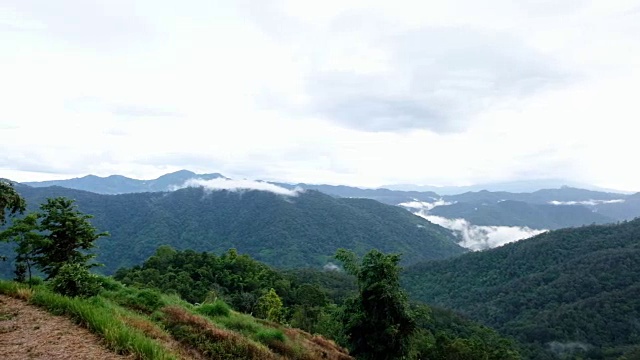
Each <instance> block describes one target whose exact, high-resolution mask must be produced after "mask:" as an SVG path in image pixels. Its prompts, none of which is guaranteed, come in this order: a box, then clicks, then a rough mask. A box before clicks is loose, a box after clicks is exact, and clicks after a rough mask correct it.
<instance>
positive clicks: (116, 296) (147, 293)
mask: <svg viewBox="0 0 640 360" xmlns="http://www.w3.org/2000/svg"><path fill="white" fill-rule="evenodd" d="M104 296H105V297H107V298H109V299H112V300H113V301H115V302H116V303H118V304H120V305H121V306H124V307H126V308H129V309H133V310H137V311H141V312H144V313H153V312H154V311H156V310H158V309H160V308H161V307H163V306H165V305H167V304H166V302H165V301H164V300H163V299H162V295H161V294H160V293H159V292H157V291H156V290H151V289H143V290H139V289H135V288H125V287H121V288H120V289H118V290H117V291H111V292H105V293H104Z"/></svg>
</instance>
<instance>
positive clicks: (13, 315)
mask: <svg viewBox="0 0 640 360" xmlns="http://www.w3.org/2000/svg"><path fill="white" fill-rule="evenodd" d="M0 349H1V350H0V353H1V355H0V357H1V358H2V359H4V360H18V359H43V360H44V359H47V360H61V359H87V360H88V359H105V360H111V359H114V360H115V359H131V357H127V356H122V355H118V354H115V353H113V352H111V351H109V350H108V349H106V348H105V347H104V346H103V345H102V344H101V341H100V338H98V337H97V336H96V335H94V334H92V333H90V332H89V330H87V329H83V328H81V327H79V326H78V325H76V324H74V323H73V322H72V321H71V320H69V319H67V318H65V317H62V316H54V315H51V314H49V313H47V312H45V311H44V310H40V309H38V308H37V307H35V306H31V305H28V304H27V303H25V302H24V301H22V300H18V299H14V298H11V297H8V296H4V295H0Z"/></svg>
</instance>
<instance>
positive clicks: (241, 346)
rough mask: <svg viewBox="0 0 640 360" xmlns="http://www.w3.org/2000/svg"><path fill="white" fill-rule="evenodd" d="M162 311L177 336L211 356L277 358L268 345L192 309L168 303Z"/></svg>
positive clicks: (258, 358) (260, 359) (258, 359)
mask: <svg viewBox="0 0 640 360" xmlns="http://www.w3.org/2000/svg"><path fill="white" fill-rule="evenodd" d="M162 312H163V313H164V314H165V317H166V322H167V325H168V326H167V327H168V329H169V331H170V332H171V333H172V334H173V336H174V337H176V338H178V339H179V340H181V341H183V342H185V343H188V344H189V345H191V346H193V347H195V348H197V349H198V350H199V351H200V352H202V353H203V354H204V355H206V356H208V357H210V358H219V357H224V358H236V359H256V360H263V359H264V360H269V359H277V356H275V354H273V353H272V352H271V351H269V349H267V348H266V347H264V346H262V345H260V344H258V343H255V342H253V341H251V340H249V339H247V338H246V337H243V336H242V335H240V334H238V333H236V332H234V331H230V330H224V329H220V328H218V327H216V326H214V325H213V324H212V323H211V322H210V321H208V320H207V319H205V318H203V317H201V316H198V315H194V314H192V313H189V312H188V311H187V310H185V309H184V308H181V307H179V306H167V307H165V308H163V309H162Z"/></svg>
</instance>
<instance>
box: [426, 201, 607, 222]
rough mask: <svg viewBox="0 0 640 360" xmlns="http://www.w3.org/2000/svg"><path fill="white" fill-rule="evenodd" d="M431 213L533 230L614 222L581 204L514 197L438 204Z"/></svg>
mask: <svg viewBox="0 0 640 360" xmlns="http://www.w3.org/2000/svg"><path fill="white" fill-rule="evenodd" d="M429 213H430V214H432V215H436V216H442V217H445V218H449V219H451V218H462V219H465V220H467V221H469V222H470V223H472V224H474V225H486V226H528V227H530V228H533V229H560V228H565V227H574V226H581V225H585V224H592V223H595V224H606V223H612V222H614V220H613V219H612V218H609V217H607V216H604V215H602V214H600V213H597V212H593V211H592V210H589V209H588V208H586V207H584V206H580V205H548V204H532V203H526V202H523V201H513V200H505V201H500V202H497V203H478V202H459V203H455V204H451V205H447V206H438V207H436V208H434V209H433V210H431V211H430V212H429Z"/></svg>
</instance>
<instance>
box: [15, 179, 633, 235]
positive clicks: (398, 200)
mask: <svg viewBox="0 0 640 360" xmlns="http://www.w3.org/2000/svg"><path fill="white" fill-rule="evenodd" d="M191 179H201V180H212V179H227V180H230V181H232V180H231V179H229V178H227V177H225V176H223V175H222V174H219V173H211V174H196V173H194V172H191V171H188V170H181V171H177V172H174V173H170V174H166V175H163V176H160V177H159V178H157V179H153V180H136V179H131V178H127V177H124V176H120V175H112V176H108V177H97V176H94V175H89V176H85V177H82V178H76V179H69V180H53V181H44V182H27V183H25V184H27V185H30V186H34V187H46V186H52V185H55V186H62V187H67V188H72V189H78V190H85V191H90V192H95V193H99V194H125V193H139V192H161V191H172V190H175V189H177V188H180V187H182V186H184V184H185V182H187V181H188V180H191ZM559 182H560V180H547V181H541V182H536V181H520V182H511V183H504V184H506V185H505V186H507V187H508V188H509V187H510V188H523V187H526V186H528V187H530V188H533V187H534V186H533V184H537V185H538V186H541V185H545V184H547V185H551V184H557V183H559ZM270 184H273V185H276V186H279V187H282V188H285V189H289V190H293V189H306V190H317V191H320V192H322V193H325V194H328V195H331V196H334V197H340V198H367V199H373V200H376V201H379V202H382V203H385V204H389V205H400V204H408V203H423V204H424V205H425V206H426V208H428V211H430V213H431V214H432V215H436V216H442V217H445V218H448V219H465V220H467V221H468V222H469V223H471V224H473V225H479V226H527V227H530V228H534V229H558V228H562V227H569V226H580V225H588V224H593V223H595V224H603V223H611V222H615V221H621V220H631V219H633V218H635V217H638V216H640V194H636V195H628V194H623V193H616V192H604V191H596V190H589V189H580V188H576V187H570V186H561V187H559V188H557V189H539V190H536V191H533V192H508V191H488V190H480V191H468V192H464V193H460V194H455V195H440V194H438V193H436V192H433V191H427V192H423V191H400V190H391V189H384V188H379V189H365V188H358V187H352V186H344V185H337V186H336V185H323V184H305V183H298V184H288V183H279V182H270ZM514 184H515V185H514ZM494 185H495V184H494ZM516 185H517V186H516ZM525 185H526V186H525ZM469 188H473V187H469ZM459 189H462V188H459ZM504 201H510V202H509V203H504V204H502V202H504ZM516 202H517V203H516ZM436 203H437V204H436ZM436 205H437V207H435V206H436ZM434 207H435V208H434ZM405 208H409V207H405ZM410 210H411V211H414V212H415V211H419V210H422V209H420V208H419V206H418V208H414V209H410Z"/></svg>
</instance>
